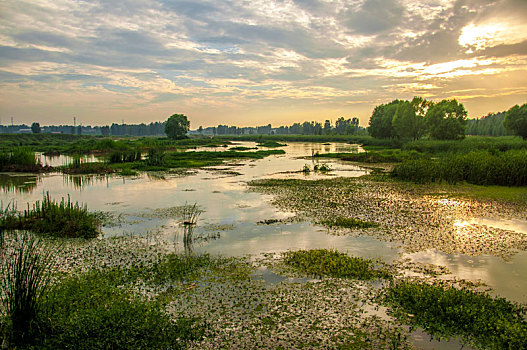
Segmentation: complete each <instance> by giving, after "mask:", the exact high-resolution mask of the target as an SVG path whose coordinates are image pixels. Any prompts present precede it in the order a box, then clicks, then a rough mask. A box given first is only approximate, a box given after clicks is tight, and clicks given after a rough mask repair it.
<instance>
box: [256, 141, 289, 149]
mask: <svg viewBox="0 0 527 350" xmlns="http://www.w3.org/2000/svg"><path fill="white" fill-rule="evenodd" d="M257 146H258V147H267V148H275V147H284V146H287V145H286V144H284V143H279V142H276V141H262V142H260V143H258V144H257Z"/></svg>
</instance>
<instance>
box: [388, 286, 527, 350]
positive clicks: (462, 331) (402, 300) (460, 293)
mask: <svg viewBox="0 0 527 350" xmlns="http://www.w3.org/2000/svg"><path fill="white" fill-rule="evenodd" d="M385 302H386V303H387V304H389V305H392V306H393V307H394V308H395V315H396V316H397V317H400V318H401V319H402V320H404V321H406V322H408V323H410V324H415V325H418V326H421V327H423V328H424V329H425V330H426V331H427V332H429V333H431V334H434V335H438V336H441V337H445V338H449V337H451V336H455V335H460V336H462V337H464V338H465V339H467V340H469V341H470V342H472V343H474V344H476V345H478V346H481V347H482V348H492V349H526V348H527V321H526V320H525V315H526V309H525V307H523V306H520V305H516V304H513V303H511V302H509V301H507V300H506V299H504V298H494V297H491V296H489V295H488V294H486V293H483V292H477V291H472V290H469V289H466V288H463V289H456V288H453V287H448V286H442V285H430V284H425V283H417V282H405V281H403V282H399V283H396V284H394V285H392V286H390V287H389V288H388V289H387V290H386V295H385Z"/></svg>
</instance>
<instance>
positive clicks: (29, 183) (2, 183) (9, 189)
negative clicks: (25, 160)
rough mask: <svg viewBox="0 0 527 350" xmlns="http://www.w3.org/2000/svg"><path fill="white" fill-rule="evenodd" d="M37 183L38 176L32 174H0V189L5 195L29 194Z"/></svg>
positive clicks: (38, 180)
mask: <svg viewBox="0 0 527 350" xmlns="http://www.w3.org/2000/svg"><path fill="white" fill-rule="evenodd" d="M39 182H40V176H38V175H34V174H19V173H9V174H7V173H5V174H0V188H2V191H3V192H4V193H6V194H11V193H14V194H17V193H20V194H22V193H31V192H32V191H34V190H35V189H36V188H37V184H38V183H39Z"/></svg>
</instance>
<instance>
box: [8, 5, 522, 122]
mask: <svg viewBox="0 0 527 350" xmlns="http://www.w3.org/2000/svg"><path fill="white" fill-rule="evenodd" d="M524 23H527V3H526V2H525V1H524V0H424V1H419V2H417V1H414V0H382V1H381V0H354V1H343V0H333V1H327V0H302V1H299V0H253V1H243V0H217V1H209V0H196V1H170V0H121V1H113V0H94V1H75V0H38V1H30V0H6V1H4V2H2V11H0V113H9V114H14V115H16V114H21V115H25V114H27V113H26V110H31V111H40V112H41V113H42V114H44V115H46V116H47V118H49V120H50V122H51V121H52V120H59V122H60V120H61V119H60V118H66V119H67V120H69V118H70V116H69V114H68V113H69V111H70V110H71V109H77V110H81V111H79V112H78V115H79V116H82V113H84V114H85V115H84V116H85V118H89V116H90V115H98V116H101V115H104V118H102V119H100V120H103V121H108V120H114V117H116V118H121V112H117V111H118V110H119V108H124V109H126V111H127V113H128V116H129V117H127V120H129V118H132V119H134V118H135V120H136V121H138V122H139V121H152V118H153V119H156V120H159V117H156V115H159V116H164V115H165V112H167V111H171V110H173V108H177V107H180V108H182V109H184V110H183V111H181V112H185V113H187V114H188V115H190V116H192V115H195V117H196V118H198V119H199V120H200V124H203V125H211V124H216V123H220V122H221V123H232V124H240V123H242V124H243V123H244V122H246V121H247V120H254V121H255V123H257V120H256V119H257V117H259V116H262V115H269V113H266V111H273V113H276V115H277V116H278V115H279V116H280V117H279V118H278V117H277V120H280V121H284V122H286V121H287V122H293V121H299V120H293V119H292V118H299V117H300V116H301V115H302V113H305V114H306V115H308V116H310V118H312V117H313V115H314V114H313V113H315V112H314V111H316V112H317V113H319V114H320V116H321V117H320V118H327V117H330V116H328V115H327V114H330V113H338V114H339V115H345V114H355V113H359V116H360V118H361V122H362V124H366V123H367V120H368V117H369V113H370V112H371V109H372V108H373V106H374V105H375V104H378V103H380V102H386V101H389V100H391V99H394V98H409V97H411V96H412V92H414V93H416V94H422V95H426V96H430V97H433V98H444V97H452V96H453V95H455V94H459V96H461V97H462V98H463V99H466V101H474V100H476V99H481V98H483V97H482V96H487V97H488V98H489V100H492V101H495V103H496V105H497V106H501V105H502V104H504V103H509V102H510V101H511V100H513V99H514V98H516V99H517V102H516V103H521V102H522V99H524V98H525V93H524V91H525V87H526V86H527V78H525V77H527V74H525V73H526V69H527V66H526V63H525V60H526V59H527V34H525V33H527V29H526V27H525V24H524ZM510 74H513V75H514V77H515V79H513V80H514V88H513V89H509V84H510V81H511V80H510ZM482 77H485V78H482ZM481 79H484V81H492V82H493V84H495V85H494V86H487V85H486V84H483V85H484V87H483V88H480V87H477V86H476V85H477V83H478V82H481ZM501 88H503V89H504V91H506V96H507V97H506V98H505V97H504V96H505V95H504V94H500V93H499V89H501ZM482 89H483V90H482ZM507 89H508V90H507ZM28 96H31V98H28ZM65 96H71V98H70V100H71V101H68V105H70V104H71V105H70V107H68V108H64V109H63V110H64V111H63V112H61V110H62V109H61V108H55V107H52V105H51V102H52V101H53V102H56V103H59V104H60V103H66V102H64V101H65V100H67V98H65ZM471 96H472V97H471ZM98 99H100V101H101V103H97V102H96V101H97V100H98ZM488 105H489V104H488V103H487V104H485V106H488ZM134 106H135V107H136V108H134ZM149 108H150V109H149ZM209 108H210V109H212V110H214V113H209V112H207V110H208V109H209ZM354 108H358V109H354ZM368 108H370V110H369V111H368ZM472 108H473V109H474V111H475V112H474V113H476V112H477V113H479V110H478V109H477V106H473V107H472ZM46 111H48V112H46ZM83 111H84V112H83ZM324 111H325V112H324ZM469 112H471V111H470V110H469ZM122 113H124V112H122ZM288 113H289V114H288ZM244 115H245V117H244ZM286 115H289V116H290V117H289V118H290V119H287V117H286ZM249 116H253V118H252V119H251V118H250V117H249ZM98 118H101V117H98ZM145 118H147V119H145ZM255 118H256V119H255ZM269 118H271V116H269ZM284 118H285V119H284ZM94 120H95V119H94ZM29 121H30V120H28V122H29ZM263 122H265V121H263ZM43 124H45V123H44V122H43Z"/></svg>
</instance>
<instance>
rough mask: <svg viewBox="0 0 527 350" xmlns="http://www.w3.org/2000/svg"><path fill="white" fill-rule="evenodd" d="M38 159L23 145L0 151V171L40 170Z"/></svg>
mask: <svg viewBox="0 0 527 350" xmlns="http://www.w3.org/2000/svg"><path fill="white" fill-rule="evenodd" d="M42 168H43V167H42V164H41V163H40V159H39V158H37V156H36V155H35V153H34V152H32V151H31V150H30V149H28V148H25V147H19V148H14V149H12V150H10V151H3V152H0V171H20V172H40V171H41V170H42Z"/></svg>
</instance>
